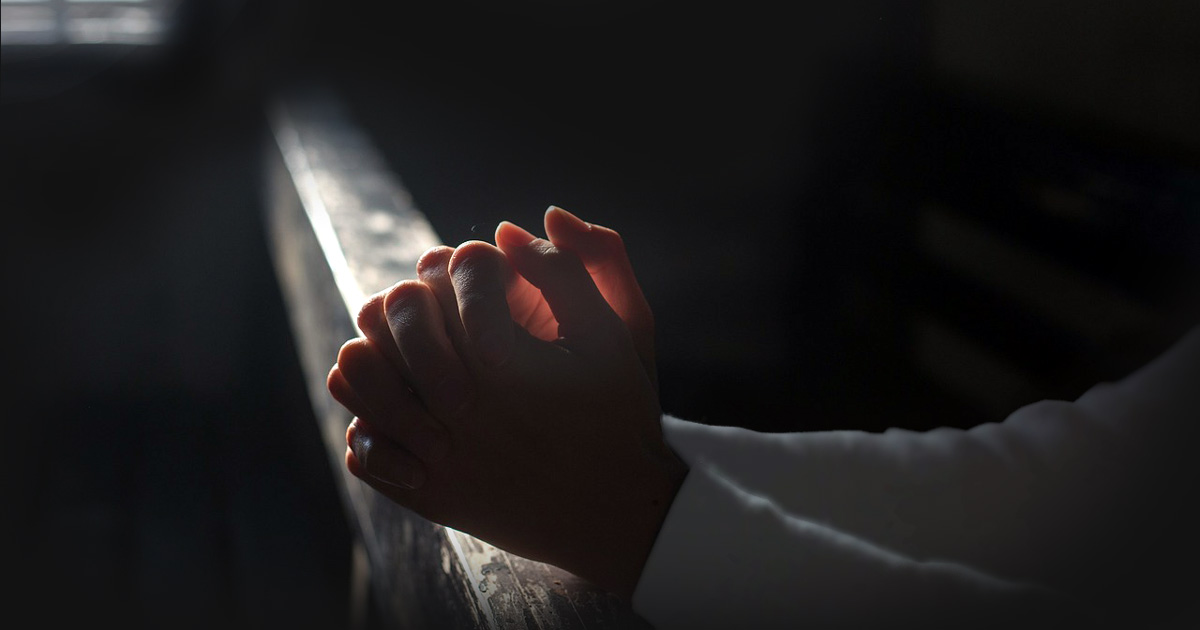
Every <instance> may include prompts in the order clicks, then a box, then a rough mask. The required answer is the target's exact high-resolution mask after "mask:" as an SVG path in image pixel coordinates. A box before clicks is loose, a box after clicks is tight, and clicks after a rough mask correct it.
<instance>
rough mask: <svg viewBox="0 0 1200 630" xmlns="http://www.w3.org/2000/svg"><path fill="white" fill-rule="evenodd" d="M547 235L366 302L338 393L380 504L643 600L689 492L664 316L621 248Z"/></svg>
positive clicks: (583, 230)
mask: <svg viewBox="0 0 1200 630" xmlns="http://www.w3.org/2000/svg"><path fill="white" fill-rule="evenodd" d="M545 229H546V233H547V235H548V237H549V240H545V239H540V238H535V237H534V236H533V235H532V234H530V233H529V232H527V231H525V230H524V229H522V228H520V227H518V226H516V225H513V224H511V223H507V222H505V223H501V224H500V226H499V227H498V228H497V230H496V235H495V238H496V246H493V245H491V244H489V243H486V242H482V241H470V242H467V243H464V244H462V245H460V246H459V247H457V248H449V247H437V248H434V249H431V250H429V251H428V252H426V253H425V255H424V256H422V258H421V260H420V261H419V262H418V264H417V275H418V278H419V279H418V280H406V281H403V282H400V283H398V284H396V285H395V286H393V287H391V288H389V289H388V290H386V291H383V292H380V293H378V294H376V295H373V296H371V297H370V298H369V299H368V300H367V301H366V303H365V304H364V306H363V307H362V309H361V311H360V312H359V316H358V325H359V328H360V329H361V330H362V333H363V337H359V338H355V339H352V340H350V341H348V342H346V344H344V345H343V346H342V348H341V350H340V351H339V353H338V357H337V363H336V365H335V366H334V367H333V369H332V370H331V371H330V373H329V378H328V388H329V391H330V393H331V394H332V395H333V396H334V398H335V399H336V400H337V401H338V402H340V403H341V404H342V405H343V406H345V407H346V408H347V409H349V410H350V412H351V413H353V414H354V415H355V419H354V420H353V421H352V422H351V424H350V427H349V429H348V430H347V433H346V441H347V450H346V466H347V468H348V470H349V471H350V472H351V473H352V474H354V475H355V476H357V477H358V478H360V479H362V480H363V481H364V482H366V483H367V484H369V485H370V486H371V487H372V488H374V489H375V490H377V491H379V492H381V493H383V494H384V495H386V496H387V497H388V498H390V499H391V500H393V501H395V502H397V503H399V504H400V505H402V506H405V507H407V508H409V509H411V510H413V511H415V512H417V513H418V514H420V515H422V516H424V517H426V518H428V519H430V520H432V521H434V522H436V523H440V524H443V525H446V526H449V527H453V528H454V529H457V530H460V531H463V532H466V533H469V534H471V535H473V536H476V537H478V538H480V539H482V540H485V541H487V542H489V543H491V544H493V545H495V546H497V547H499V548H502V549H505V550H507V551H510V552H512V553H516V554H518V555H521V556H524V557H527V558H531V559H534V560H538V561H542V562H548V563H550V564H554V565H556V566H559V567H562V568H564V569H566V570H568V571H571V572H573V573H575V574H577V575H579V576H581V577H584V578H587V579H589V580H591V581H593V582H595V583H596V584H597V585H599V586H601V587H603V588H606V589H608V590H610V591H612V592H615V593H617V594H620V595H624V596H629V595H630V594H631V593H632V592H633V589H634V587H635V586H636V584H637V579H638V577H639V576H640V574H641V570H642V566H643V565H644V564H645V561H646V557H647V555H648V554H649V551H650V548H651V546H652V545H653V543H654V538H655V536H656V535H657V533H658V529H659V527H660V526H661V524H662V521H663V518H665V515H666V512H667V510H668V508H669V506H670V503H671V501H672V499H673V497H674V495H675V493H676V491H677V490H678V488H679V486H680V485H681V484H682V482H683V478H684V476H685V475H686V467H685V466H684V464H683V463H682V462H681V461H680V460H679V459H678V458H677V457H676V456H675V454H674V453H673V452H672V451H671V449H670V448H669V447H668V446H667V445H666V444H665V442H664V441H663V437H662V432H661V424H660V421H661V409H660V406H659V401H658V393H657V384H656V375H655V365H654V324H653V316H652V314H651V310H650V307H649V305H648V304H647V302H646V300H645V298H644V296H643V295H642V292H641V289H640V288H639V286H638V283H637V281H636V279H635V277H634V274H633V270H632V268H631V266H630V263H629V260H628V257H627V255H626V252H625V247H624V245H623V243H622V241H621V237H620V236H619V235H618V234H617V233H616V232H614V231H613V230H610V229H607V228H603V227H600V226H596V225H590V224H587V223H584V222H583V221H581V220H580V219H578V218H577V217H575V216H574V215H572V214H570V213H568V212H566V211H565V210H561V209H559V208H553V207H552V208H551V209H550V210H548V211H547V213H546V217H545Z"/></svg>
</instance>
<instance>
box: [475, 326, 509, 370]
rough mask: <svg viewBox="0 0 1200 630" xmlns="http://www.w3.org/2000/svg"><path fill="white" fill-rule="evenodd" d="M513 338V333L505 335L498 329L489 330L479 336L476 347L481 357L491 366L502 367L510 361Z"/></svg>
mask: <svg viewBox="0 0 1200 630" xmlns="http://www.w3.org/2000/svg"><path fill="white" fill-rule="evenodd" d="M512 345H513V340H512V336H511V335H505V334H504V333H502V332H500V331H498V330H489V331H486V332H484V333H483V334H482V335H480V336H479V341H477V342H476V343H475V348H476V349H477V350H478V351H479V357H480V358H481V359H483V362H484V363H486V364H488V365H489V366H491V367H500V366H501V365H504V363H505V362H507V361H508V357H509V355H510V354H512Z"/></svg>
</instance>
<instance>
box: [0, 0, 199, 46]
mask: <svg viewBox="0 0 1200 630" xmlns="http://www.w3.org/2000/svg"><path fill="white" fill-rule="evenodd" d="M177 4H178V2H177V0H0V44H3V45H5V46H11V45H34V46H37V45H57V44H122V45H153V44H160V43H162V42H163V40H164V39H165V38H166V35H167V30H168V18H169V17H170V16H171V15H172V14H173V12H174V10H175V9H176V5H177Z"/></svg>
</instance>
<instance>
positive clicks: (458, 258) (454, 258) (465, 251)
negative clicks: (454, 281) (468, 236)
mask: <svg viewBox="0 0 1200 630" xmlns="http://www.w3.org/2000/svg"><path fill="white" fill-rule="evenodd" d="M503 258H504V253H503V252H501V251H500V250H499V249H496V247H495V246H493V245H492V244H490V243H486V242H484V241H467V242H465V243H463V244H462V245H459V246H458V247H457V248H455V249H454V253H453V255H451V256H450V262H449V264H448V265H447V269H448V270H449V272H450V275H455V274H456V273H458V271H459V270H460V269H465V270H474V269H477V268H481V267H490V266H493V265H495V264H496V262H497V261H499V260H503Z"/></svg>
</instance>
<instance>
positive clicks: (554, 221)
mask: <svg viewBox="0 0 1200 630" xmlns="http://www.w3.org/2000/svg"><path fill="white" fill-rule="evenodd" d="M545 221H546V232H547V233H550V232H551V231H555V232H557V231H560V230H561V229H564V228H565V229H567V230H570V231H572V232H587V231H590V230H591V229H592V224H590V223H588V222H586V221H584V220H583V219H580V218H579V217H577V216H575V215H574V214H571V213H570V212H567V211H566V210H563V209H562V208H560V207H558V206H550V207H549V208H546V217H545ZM550 236H551V238H553V236H554V235H553V234H550Z"/></svg>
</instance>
